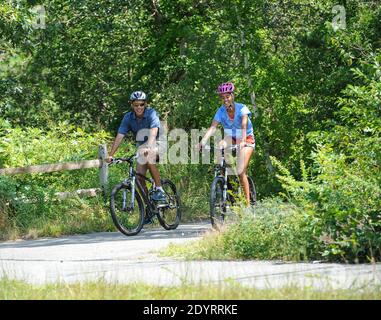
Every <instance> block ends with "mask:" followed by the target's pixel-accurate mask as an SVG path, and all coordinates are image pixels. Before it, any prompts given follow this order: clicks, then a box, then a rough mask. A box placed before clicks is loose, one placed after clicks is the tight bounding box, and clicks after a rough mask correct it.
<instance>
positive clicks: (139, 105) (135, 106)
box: [132, 102, 146, 108]
mask: <svg viewBox="0 0 381 320" xmlns="http://www.w3.org/2000/svg"><path fill="white" fill-rule="evenodd" d="M145 105H146V104H145V103H144V102H143V103H139V104H133V105H132V106H133V107H134V108H138V107H144V106H145Z"/></svg>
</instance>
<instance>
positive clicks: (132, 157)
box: [108, 153, 138, 166]
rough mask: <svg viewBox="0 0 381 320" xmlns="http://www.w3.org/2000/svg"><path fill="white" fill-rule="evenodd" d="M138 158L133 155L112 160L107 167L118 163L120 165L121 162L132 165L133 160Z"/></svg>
mask: <svg viewBox="0 0 381 320" xmlns="http://www.w3.org/2000/svg"><path fill="white" fill-rule="evenodd" d="M137 157H138V154H137V153H136V154H133V155H131V156H129V157H128V158H112V160H111V162H110V163H109V164H108V165H109V166H111V165H113V164H118V163H122V162H128V163H130V164H132V162H133V160H134V159H136V158H137Z"/></svg>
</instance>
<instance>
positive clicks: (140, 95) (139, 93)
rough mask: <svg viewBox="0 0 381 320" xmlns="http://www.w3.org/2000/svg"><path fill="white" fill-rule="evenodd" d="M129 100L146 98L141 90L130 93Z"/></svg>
mask: <svg viewBox="0 0 381 320" xmlns="http://www.w3.org/2000/svg"><path fill="white" fill-rule="evenodd" d="M130 100H131V101H134V100H147V95H146V94H145V93H144V92H143V91H134V92H133V93H131V96H130Z"/></svg>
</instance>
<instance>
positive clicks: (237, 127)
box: [196, 82, 255, 205]
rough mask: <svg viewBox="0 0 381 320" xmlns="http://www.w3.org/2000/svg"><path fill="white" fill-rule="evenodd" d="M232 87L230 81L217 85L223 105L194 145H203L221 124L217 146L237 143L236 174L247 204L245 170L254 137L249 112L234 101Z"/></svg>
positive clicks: (248, 191) (248, 195)
mask: <svg viewBox="0 0 381 320" xmlns="http://www.w3.org/2000/svg"><path fill="white" fill-rule="evenodd" d="M234 89H235V87H234V84H233V83H231V82H227V83H222V84H221V85H220V86H218V89H217V93H218V94H219V96H220V98H221V100H222V102H223V105H222V106H221V107H220V108H219V109H218V110H217V112H216V114H215V116H214V118H213V121H212V124H211V126H210V127H209V129H208V130H207V132H206V134H205V135H204V137H203V138H202V139H201V142H200V143H198V144H197V145H196V148H198V149H200V148H202V147H204V146H205V144H206V142H207V141H208V139H209V138H210V137H211V136H212V135H213V134H214V133H215V132H216V129H217V126H218V124H219V123H221V124H222V126H223V128H224V134H225V136H224V139H223V140H221V141H220V143H219V147H220V148H227V147H229V146H231V145H232V144H237V145H239V147H240V148H239V153H238V155H237V156H238V158H237V159H238V163H237V174H238V177H239V180H240V183H241V185H242V187H243V191H244V194H245V198H246V204H247V205H249V204H250V189H249V182H248V179H247V175H246V172H247V168H248V166H249V162H250V158H251V156H252V155H253V153H254V149H255V139H254V133H253V125H252V123H251V120H250V118H249V115H250V114H251V112H250V110H249V108H247V107H246V106H245V105H244V104H241V103H238V102H235V101H234Z"/></svg>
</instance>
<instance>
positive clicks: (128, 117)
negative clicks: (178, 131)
mask: <svg viewBox="0 0 381 320" xmlns="http://www.w3.org/2000/svg"><path fill="white" fill-rule="evenodd" d="M152 128H159V131H160V120H159V116H158V115H157V113H156V110H155V109H153V108H151V107H147V108H145V110H144V114H143V118H141V119H138V118H136V115H135V112H133V111H130V112H127V113H126V114H125V115H124V117H123V120H122V122H121V124H120V126H119V129H118V133H120V134H124V135H126V134H127V133H129V132H132V133H133V135H134V139H135V140H136V142H137V143H138V145H142V144H143V143H144V142H146V141H147V140H148V137H149V131H150V129H152ZM158 137H159V132H158V133H157V136H156V139H158Z"/></svg>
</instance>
